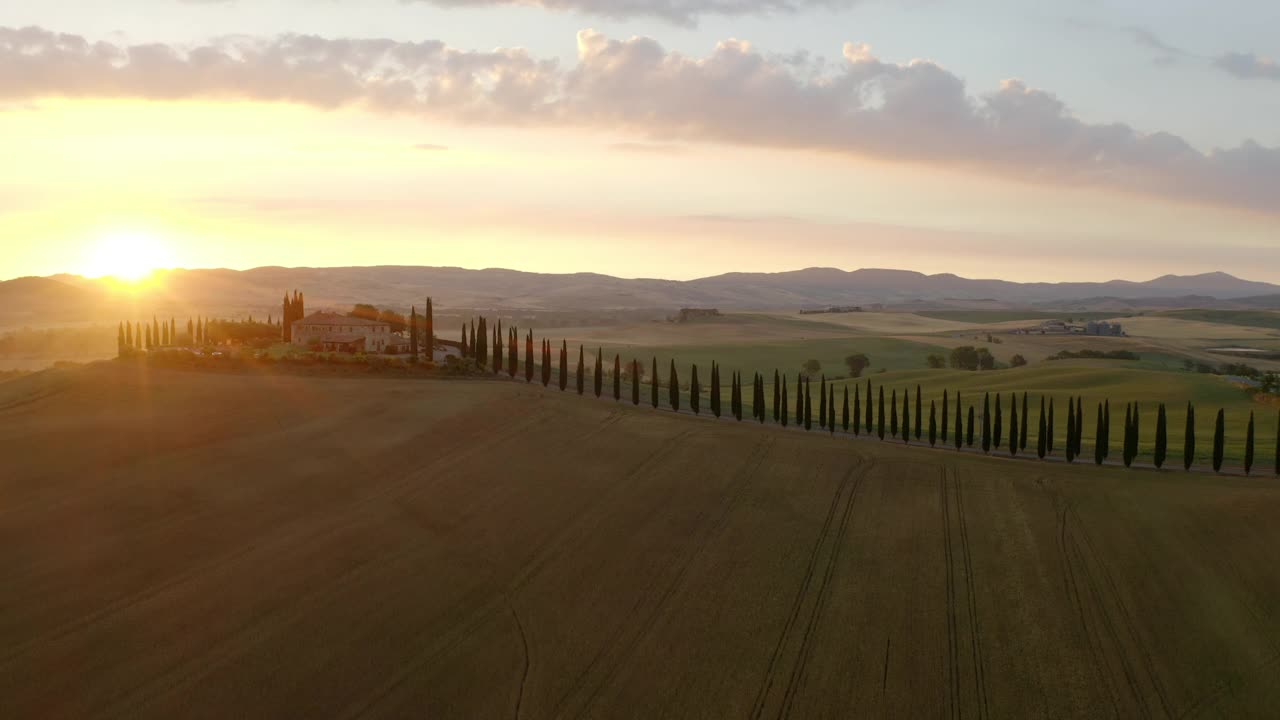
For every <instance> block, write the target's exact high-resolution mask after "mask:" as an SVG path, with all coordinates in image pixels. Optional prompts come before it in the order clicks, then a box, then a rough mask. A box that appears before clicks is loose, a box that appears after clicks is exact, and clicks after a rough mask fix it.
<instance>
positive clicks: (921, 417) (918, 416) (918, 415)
mask: <svg viewBox="0 0 1280 720" xmlns="http://www.w3.org/2000/svg"><path fill="white" fill-rule="evenodd" d="M921 403H922V401H921V399H920V385H919V384H916V425H915V427H916V440H919V439H920V438H921V429H922V427H923V425H922V423H923V422H924V415H923V411H922V409H921Z"/></svg>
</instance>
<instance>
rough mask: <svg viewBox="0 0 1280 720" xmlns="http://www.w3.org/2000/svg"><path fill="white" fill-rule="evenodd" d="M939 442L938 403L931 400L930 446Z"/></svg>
mask: <svg viewBox="0 0 1280 720" xmlns="http://www.w3.org/2000/svg"><path fill="white" fill-rule="evenodd" d="M937 444H938V403H937V401H935V400H930V401H929V447H935V446H937Z"/></svg>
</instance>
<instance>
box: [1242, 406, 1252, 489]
mask: <svg viewBox="0 0 1280 720" xmlns="http://www.w3.org/2000/svg"><path fill="white" fill-rule="evenodd" d="M1252 472H1253V413H1252V412H1250V413H1249V424H1248V426H1246V427H1245V431H1244V474H1245V475H1248V474H1250V473H1252Z"/></svg>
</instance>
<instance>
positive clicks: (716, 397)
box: [711, 360, 720, 418]
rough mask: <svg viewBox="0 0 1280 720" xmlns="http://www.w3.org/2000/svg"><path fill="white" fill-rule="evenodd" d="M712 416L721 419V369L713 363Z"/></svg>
mask: <svg viewBox="0 0 1280 720" xmlns="http://www.w3.org/2000/svg"><path fill="white" fill-rule="evenodd" d="M711 414H712V415H714V416H716V417H717V418H718V417H720V368H719V366H718V365H716V362H715V361H714V360H712V361H711Z"/></svg>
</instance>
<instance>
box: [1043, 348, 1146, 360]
mask: <svg viewBox="0 0 1280 720" xmlns="http://www.w3.org/2000/svg"><path fill="white" fill-rule="evenodd" d="M1048 359H1050V360H1141V359H1142V358H1140V357H1139V356H1138V355H1137V354H1136V353H1133V352H1130V351H1128V350H1107V351H1102V350H1077V351H1075V352H1073V351H1071V350H1063V351H1062V352H1060V353H1058V354H1057V355H1050V356H1049V358H1048Z"/></svg>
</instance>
